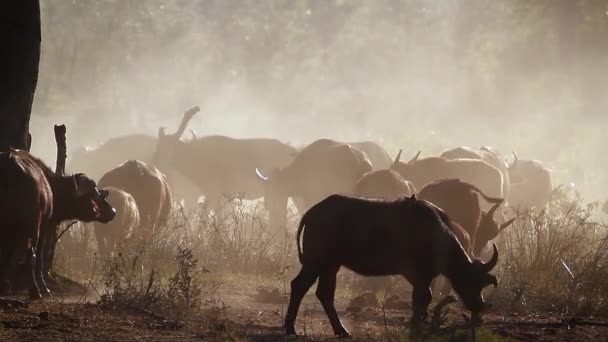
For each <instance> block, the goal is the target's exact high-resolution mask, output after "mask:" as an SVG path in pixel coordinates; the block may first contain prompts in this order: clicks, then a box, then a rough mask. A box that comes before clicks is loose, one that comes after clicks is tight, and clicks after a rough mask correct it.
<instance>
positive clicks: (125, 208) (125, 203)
mask: <svg viewBox="0 0 608 342" xmlns="http://www.w3.org/2000/svg"><path fill="white" fill-rule="evenodd" d="M104 190H105V191H107V192H108V198H107V200H108V202H109V203H110V205H112V207H114V208H115V209H116V217H115V218H114V219H113V220H112V222H110V223H107V224H97V223H94V225H93V230H94V231H95V238H96V240H97V251H98V253H99V255H100V256H109V255H110V254H111V253H112V252H113V251H114V249H115V248H116V244H118V242H120V241H125V240H127V239H128V238H129V237H131V234H132V233H133V232H134V231H135V230H136V229H137V228H139V210H138V209H137V204H136V203H135V200H134V199H133V196H131V195H130V194H128V193H127V192H125V191H123V190H120V189H118V188H115V187H112V186H110V187H107V188H104Z"/></svg>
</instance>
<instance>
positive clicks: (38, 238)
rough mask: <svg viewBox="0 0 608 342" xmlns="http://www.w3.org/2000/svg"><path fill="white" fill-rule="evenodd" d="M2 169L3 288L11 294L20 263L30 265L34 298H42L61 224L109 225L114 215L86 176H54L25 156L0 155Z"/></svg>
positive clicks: (102, 196)
mask: <svg viewBox="0 0 608 342" xmlns="http://www.w3.org/2000/svg"><path fill="white" fill-rule="evenodd" d="M0 170H1V171H0V172H1V174H0V184H1V185H0V188H1V189H2V192H1V193H0V194H1V195H0V221H1V222H3V227H4V229H3V230H2V238H1V239H0V240H1V241H2V243H1V244H2V249H3V251H2V254H3V258H2V262H3V264H2V269H1V272H0V273H1V274H2V281H3V287H4V288H5V290H10V285H11V284H10V282H11V280H12V279H14V275H15V274H14V272H15V270H16V265H17V263H20V262H22V261H27V262H28V263H29V266H30V267H31V268H32V277H31V284H30V296H31V297H33V298H39V297H40V288H41V289H42V290H43V292H44V293H48V292H50V291H49V290H48V287H47V286H46V283H45V280H44V275H43V272H44V271H45V266H44V262H49V263H50V262H51V260H52V258H53V256H54V253H53V252H54V247H55V242H56V241H55V240H54V237H55V235H54V232H55V229H56V227H57V226H58V224H59V223H61V222H62V221H66V220H80V221H85V222H92V221H100V222H109V221H111V220H112V219H113V218H114V215H115V210H114V208H112V206H111V205H110V204H109V203H108V202H107V201H106V200H105V198H106V197H107V193H106V192H104V191H99V190H98V189H97V186H96V184H95V182H94V181H93V180H91V179H90V178H88V177H87V176H85V175H84V174H75V175H61V174H55V173H54V172H53V171H52V170H51V169H50V168H49V167H48V166H46V165H45V164H44V163H43V162H42V161H41V160H39V159H37V158H35V157H33V156H32V155H30V154H29V153H27V152H25V151H20V150H12V151H10V152H7V153H0ZM44 259H46V260H44Z"/></svg>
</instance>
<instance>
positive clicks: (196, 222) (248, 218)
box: [58, 197, 297, 321]
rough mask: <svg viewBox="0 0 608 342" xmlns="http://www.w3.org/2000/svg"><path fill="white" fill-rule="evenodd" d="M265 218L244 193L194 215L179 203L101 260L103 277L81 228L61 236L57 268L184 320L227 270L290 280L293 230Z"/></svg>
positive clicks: (126, 302) (112, 297) (125, 301)
mask: <svg viewBox="0 0 608 342" xmlns="http://www.w3.org/2000/svg"><path fill="white" fill-rule="evenodd" d="M292 218H293V215H292ZM267 221H268V220H267V217H266V213H265V211H264V210H261V209H260V206H259V204H256V203H255V202H248V201H244V200H243V199H242V198H240V197H235V198H229V199H228V200H227V201H226V203H225V205H224V206H223V208H222V210H220V211H219V213H215V212H214V211H211V210H209V208H207V207H206V206H205V205H201V206H198V207H196V208H194V209H193V210H191V211H190V212H186V210H183V209H181V208H176V210H174V213H173V215H172V216H171V217H170V219H169V220H168V222H166V224H164V225H161V226H160V227H157V229H156V230H155V231H154V232H153V233H150V232H135V233H134V234H133V237H132V238H131V239H130V240H127V241H123V242H122V243H120V244H119V246H118V247H117V248H116V250H115V251H114V253H113V254H112V256H111V257H109V258H102V259H101V262H100V263H101V264H102V265H103V266H102V267H101V271H97V273H98V274H91V270H90V265H92V264H93V263H94V262H95V260H96V258H97V257H96V255H95V253H94V250H95V249H94V248H91V247H93V246H95V245H96V244H95V243H94V241H93V239H90V240H85V239H83V236H86V234H83V232H84V231H83V230H82V229H81V228H79V229H76V230H72V231H69V232H68V233H66V234H65V235H64V237H62V239H61V241H60V248H59V260H60V263H59V264H58V266H59V270H60V272H62V273H64V274H66V275H68V276H74V275H78V278H77V279H78V280H80V281H84V280H87V279H93V280H91V281H90V283H91V284H92V285H91V287H92V288H93V289H94V290H95V291H97V293H98V295H99V296H100V297H101V298H102V303H104V304H109V305H121V306H127V307H130V308H136V309H142V310H152V311H153V312H156V313H159V314H163V315H167V317H171V318H172V319H175V321H180V320H182V319H184V318H185V317H186V316H187V315H188V314H190V313H194V312H196V311H197V310H198V309H199V308H200V307H201V305H202V304H205V303H209V302H215V299H216V298H215V294H216V292H217V289H218V287H219V286H220V285H221V277H223V276H224V275H229V274H230V275H232V274H246V275H255V276H261V277H263V278H267V279H272V278H276V279H277V280H278V281H282V282H283V283H285V282H286V281H285V279H286V277H288V276H287V275H286V274H285V273H286V271H287V270H288V269H295V267H293V268H292V267H291V266H292V265H293V264H297V260H296V258H295V255H294V250H295V248H294V247H295V246H294V239H293V238H292V235H293V234H291V233H289V234H288V233H287V231H285V232H281V233H275V234H273V233H271V232H269V231H268V230H267V228H266V227H267ZM291 222H292V223H293V220H291ZM86 228H90V227H84V229H86ZM85 251H86V252H85ZM283 285H285V284H283Z"/></svg>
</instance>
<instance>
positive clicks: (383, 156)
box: [345, 141, 393, 170]
mask: <svg viewBox="0 0 608 342" xmlns="http://www.w3.org/2000/svg"><path fill="white" fill-rule="evenodd" d="M345 144H347V145H351V146H353V147H355V148H357V149H359V150H360V151H361V152H363V153H365V154H366V155H367V157H368V158H369V161H370V162H371V163H372V167H373V168H374V170H385V169H388V168H389V167H391V164H392V163H393V158H391V156H390V155H389V154H388V152H386V150H385V149H384V148H383V147H382V146H380V144H378V143H375V142H373V141H356V142H347V143H345Z"/></svg>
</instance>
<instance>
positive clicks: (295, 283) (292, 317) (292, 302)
mask: <svg viewBox="0 0 608 342" xmlns="http://www.w3.org/2000/svg"><path fill="white" fill-rule="evenodd" d="M318 277H319V272H318V269H317V268H316V267H311V266H309V265H306V264H304V265H302V269H300V273H298V275H297V276H296V277H295V278H293V280H292V281H291V296H290V297H289V305H288V306H287V315H286V316H285V331H286V333H287V334H288V335H295V334H296V328H295V322H296V317H297V316H298V309H299V308H300V303H302V298H304V295H305V294H306V292H308V290H309V289H310V287H311V286H312V284H314V283H315V281H316V280H317V278H318Z"/></svg>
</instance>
